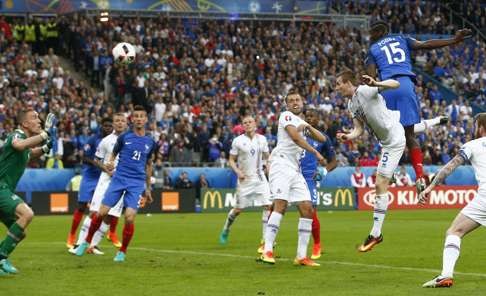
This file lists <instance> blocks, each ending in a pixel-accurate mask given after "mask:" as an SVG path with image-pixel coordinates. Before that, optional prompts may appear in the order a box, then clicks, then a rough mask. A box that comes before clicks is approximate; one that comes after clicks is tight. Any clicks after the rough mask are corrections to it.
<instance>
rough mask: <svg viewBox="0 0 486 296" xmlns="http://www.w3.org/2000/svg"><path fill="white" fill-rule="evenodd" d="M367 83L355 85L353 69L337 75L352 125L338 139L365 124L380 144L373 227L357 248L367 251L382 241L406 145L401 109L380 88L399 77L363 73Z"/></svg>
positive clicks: (348, 137) (353, 135)
mask: <svg viewBox="0 0 486 296" xmlns="http://www.w3.org/2000/svg"><path fill="white" fill-rule="evenodd" d="M362 79H363V82H364V83H366V85H360V86H357V83H356V81H355V77H354V73H353V72H352V71H351V70H344V71H343V72H341V73H339V74H338V75H337V79H336V91H338V92H339V93H340V94H341V95H342V96H344V97H347V98H348V109H349V111H350V113H351V114H352V117H353V124H354V128H353V130H352V131H350V132H348V133H337V135H336V137H337V138H338V139H339V140H340V141H348V140H353V139H356V138H358V137H359V136H360V135H361V134H363V131H364V125H367V126H368V127H369V128H370V129H371V131H372V132H373V133H374V134H375V136H376V138H377V139H378V140H379V141H380V143H381V145H382V150H381V158H380V162H379V164H378V169H377V175H376V196H375V201H374V212H373V228H372V229H371V232H370V234H369V235H368V236H367V237H366V239H365V241H364V243H363V244H362V245H360V246H359V247H358V251H360V252H367V251H370V250H371V249H372V248H373V247H374V246H375V245H377V244H379V243H381V242H382V241H383V235H382V233H381V228H382V226H383V221H384V220H385V215H386V210H387V208H388V195H387V191H388V185H389V182H390V179H391V178H392V176H393V173H394V172H395V169H396V168H397V167H398V163H399V162H400V158H401V157H402V154H403V150H404V149H405V132H404V129H403V127H402V125H401V124H400V113H399V112H398V111H392V110H389V109H387V108H386V105H385V101H384V99H383V97H382V96H381V95H380V94H379V93H378V91H379V89H381V90H383V89H392V88H393V89H396V88H398V87H399V86H400V83H398V81H396V80H393V79H388V80H385V81H380V82H377V81H375V80H374V79H373V78H371V77H370V76H367V75H364V76H363V77H362Z"/></svg>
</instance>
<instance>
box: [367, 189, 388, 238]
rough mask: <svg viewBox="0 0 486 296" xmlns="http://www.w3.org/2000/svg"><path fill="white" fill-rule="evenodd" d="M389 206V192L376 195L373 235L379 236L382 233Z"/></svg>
mask: <svg viewBox="0 0 486 296" xmlns="http://www.w3.org/2000/svg"><path fill="white" fill-rule="evenodd" d="M387 208H388V196H387V194H386V193H385V194H381V195H377V196H376V197H375V206H374V211H373V228H372V229H371V233H370V234H371V235H372V236H373V237H379V236H380V235H381V227H382V226H383V221H384V220H385V215H386V209H387Z"/></svg>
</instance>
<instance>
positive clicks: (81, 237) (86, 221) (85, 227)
mask: <svg viewBox="0 0 486 296" xmlns="http://www.w3.org/2000/svg"><path fill="white" fill-rule="evenodd" d="M90 224H91V217H90V216H86V218H84V220H83V225H81V230H80V231H79V235H78V241H77V242H76V245H78V246H79V245H80V244H82V243H83V242H84V240H85V239H86V235H88V230H89V225H90Z"/></svg>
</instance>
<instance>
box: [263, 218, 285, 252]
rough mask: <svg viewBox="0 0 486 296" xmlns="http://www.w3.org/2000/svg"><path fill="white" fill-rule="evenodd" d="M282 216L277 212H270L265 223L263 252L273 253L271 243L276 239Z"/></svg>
mask: <svg viewBox="0 0 486 296" xmlns="http://www.w3.org/2000/svg"><path fill="white" fill-rule="evenodd" d="M282 217H283V215H282V214H280V213H277V212H272V213H271V214H270V217H269V218H268V222H267V230H266V231H265V248H264V252H265V253H266V252H272V251H273V243H274V242H275V238H276V237H277V233H278V229H279V228H280V221H282Z"/></svg>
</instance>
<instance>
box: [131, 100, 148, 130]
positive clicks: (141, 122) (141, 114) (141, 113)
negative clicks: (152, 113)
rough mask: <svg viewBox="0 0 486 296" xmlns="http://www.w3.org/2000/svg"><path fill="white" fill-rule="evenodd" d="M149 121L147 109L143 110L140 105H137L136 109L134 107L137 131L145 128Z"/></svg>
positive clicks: (133, 119)
mask: <svg viewBox="0 0 486 296" xmlns="http://www.w3.org/2000/svg"><path fill="white" fill-rule="evenodd" d="M147 121H148V118H147V111H146V110H145V108H143V107H142V106H140V105H136V106H135V107H133V113H132V123H133V126H134V127H135V128H136V129H141V128H144V127H145V124H146V123H147Z"/></svg>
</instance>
